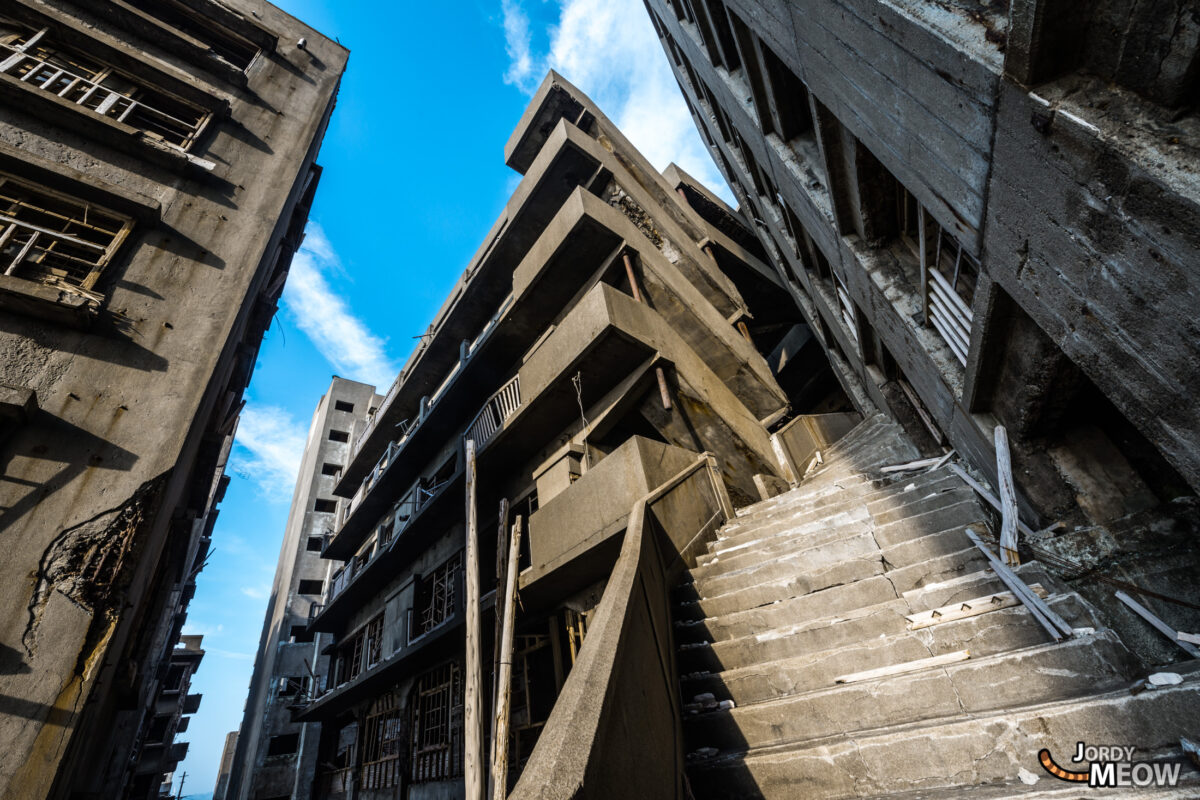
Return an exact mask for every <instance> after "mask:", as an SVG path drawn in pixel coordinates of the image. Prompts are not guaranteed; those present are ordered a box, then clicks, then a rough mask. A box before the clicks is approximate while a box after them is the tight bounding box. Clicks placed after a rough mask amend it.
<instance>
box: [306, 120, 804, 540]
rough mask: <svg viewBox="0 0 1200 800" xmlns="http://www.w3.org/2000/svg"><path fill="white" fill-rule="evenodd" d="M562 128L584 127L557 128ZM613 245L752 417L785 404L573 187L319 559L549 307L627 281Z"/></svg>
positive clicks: (669, 269) (676, 270)
mask: <svg viewBox="0 0 1200 800" xmlns="http://www.w3.org/2000/svg"><path fill="white" fill-rule="evenodd" d="M562 136H564V137H567V138H569V137H570V136H581V134H578V133H577V132H574V133H573V132H572V130H571V129H568V128H566V127H563V128H562ZM584 138H585V139H586V137H584ZM588 143H591V145H595V142H594V141H593V140H590V139H586V141H585V142H581V143H580V144H579V146H580V147H586V146H589V145H588ZM619 252H625V253H628V254H629V255H630V256H631V259H632V260H633V261H634V262H636V264H637V265H638V268H639V271H640V272H641V276H640V283H641V290H642V293H643V294H644V295H645V296H646V298H647V301H648V303H649V305H650V306H652V307H653V308H654V310H655V312H657V314H658V315H659V316H660V318H661V319H662V320H664V321H665V322H667V323H669V325H670V327H673V328H674V329H675V330H676V331H677V332H679V333H680V334H681V335H682V336H683V338H684V340H685V341H686V343H687V345H688V346H689V347H690V349H691V350H692V351H694V352H695V353H697V354H699V356H700V357H701V359H702V360H703V361H704V363H705V365H706V366H707V367H708V368H709V369H711V371H712V372H713V373H714V374H715V375H716V376H717V377H718V378H720V379H721V381H722V382H723V383H724V384H726V385H727V386H728V387H729V389H731V390H732V391H733V392H734V393H735V394H737V395H738V396H739V397H741V398H742V399H743V400H744V402H745V405H746V406H747V407H748V408H749V409H750V411H751V412H752V413H753V415H754V416H755V418H756V419H760V418H763V417H767V416H769V415H770V414H772V413H774V412H776V411H777V410H779V409H781V408H782V407H783V406H784V404H785V402H786V399H785V397H784V395H783V392H782V390H780V388H779V386H778V384H776V383H775V381H774V378H773V376H772V374H771V370H770V367H769V366H768V365H767V364H766V361H765V360H764V359H763V358H762V356H761V355H760V354H759V353H758V352H757V351H756V350H755V349H754V347H753V345H751V344H750V343H749V342H747V341H746V340H745V339H743V338H742V337H741V336H740V335H739V334H738V333H737V332H736V330H735V329H734V328H733V326H732V325H731V324H729V322H728V320H726V319H725V318H723V317H722V315H721V313H720V312H718V311H717V309H716V308H715V307H714V306H713V305H712V303H710V302H708V298H707V297H705V296H704V295H703V294H702V293H701V291H700V290H699V289H697V288H696V286H695V285H694V284H693V283H692V278H691V277H689V271H688V270H686V269H683V268H681V267H680V265H679V264H678V263H674V264H673V263H671V262H668V261H667V260H666V258H665V257H663V255H662V254H661V253H660V252H659V251H658V250H657V249H656V248H655V247H654V245H653V244H652V243H651V242H650V241H649V240H647V239H646V237H645V236H644V235H643V234H642V233H641V232H640V231H639V230H638V228H637V227H636V226H635V225H634V224H633V222H631V221H630V220H629V219H628V218H627V217H626V216H625V215H623V214H621V213H620V212H618V211H617V210H615V209H614V208H612V207H611V206H609V205H608V204H607V203H605V202H603V201H601V200H599V199H598V198H596V197H595V196H593V195H591V194H590V193H588V192H586V191H584V190H583V189H576V190H575V191H574V192H573V193H572V195H571V196H570V198H569V199H568V200H567V201H566V202H564V203H563V204H562V207H561V208H560V209H559V211H558V213H557V214H556V216H555V218H554V219H553V220H552V221H551V222H550V223H549V224H547V225H546V226H545V228H544V230H543V231H542V233H541V235H540V237H539V238H538V241H537V243H536V244H535V245H534V247H533V248H531V249H530V251H529V253H528V254H527V255H526V257H525V259H524V260H522V262H521V263H520V264H519V265H518V266H517V267H516V269H515V270H514V271H513V274H512V287H513V289H512V295H511V298H510V300H509V302H508V304H507V306H506V307H505V310H504V313H503V315H501V316H500V317H499V318H498V319H497V320H495V322H494V323H492V324H491V325H490V327H489V329H488V334H487V336H485V337H482V338H481V339H479V340H476V342H475V343H474V345H473V347H472V348H471V352H470V353H469V355H468V357H467V358H466V359H465V360H462V361H459V362H458V363H457V364H456V365H455V368H454V369H453V370H452V372H451V375H450V377H449V378H448V380H447V381H446V382H445V383H443V385H442V386H441V387H440V388H439V389H438V392H437V394H436V397H435V401H434V402H432V403H430V404H428V405H427V406H426V407H425V410H424V411H423V414H422V417H421V419H420V420H419V422H418V423H417V424H416V425H415V427H412V428H410V429H409V431H408V432H407V434H406V435H405V436H404V438H403V439H402V440H401V441H400V442H398V443H391V444H390V445H388V447H387V448H386V449H385V451H384V452H383V455H382V457H381V458H380V459H379V461H378V462H377V464H376V465H375V466H374V467H373V468H372V469H371V470H370V471H369V472H368V473H367V474H366V477H365V479H364V481H363V483H362V484H361V485H360V486H359V488H358V490H357V491H356V492H355V497H354V500H353V502H352V504H351V506H350V510H349V512H348V514H347V515H346V516H345V519H344V521H343V523H342V525H341V527H340V528H339V530H338V532H337V535H336V536H335V537H334V538H333V539H332V540H331V541H330V542H329V544H328V546H327V547H326V549H325V551H324V556H325V557H326V558H336V559H340V560H347V559H349V558H350V557H351V556H352V555H353V554H354V552H355V551H356V550H357V549H358V547H359V545H360V544H361V543H362V542H363V541H364V539H365V537H366V536H367V535H369V533H370V531H371V530H372V529H373V528H374V526H375V525H377V524H378V523H379V521H380V519H381V518H382V517H383V516H384V515H385V513H388V511H389V507H390V506H391V505H392V503H393V500H394V498H395V497H396V496H397V495H399V494H400V493H401V492H402V491H404V490H405V489H406V488H408V487H409V485H410V484H411V483H412V482H413V481H414V480H416V478H417V477H418V475H419V474H420V472H419V471H420V470H422V469H424V468H426V466H427V464H426V463H424V460H423V459H420V458H414V457H412V456H411V455H410V454H411V453H427V452H430V451H431V450H434V451H436V450H438V449H440V446H441V444H442V443H443V442H444V441H445V440H446V438H448V437H449V436H451V435H456V434H457V433H459V432H461V430H462V428H463V427H464V422H465V421H466V420H468V419H470V417H469V416H468V415H473V414H476V413H477V412H479V411H480V409H482V408H483V407H484V406H485V405H486V404H485V403H482V402H480V400H479V398H480V397H481V396H482V397H486V396H487V394H488V393H490V392H493V391H496V390H497V387H498V386H501V380H502V379H503V377H504V375H503V373H500V372H499V370H501V369H505V368H510V367H507V365H512V364H515V363H517V362H518V361H519V360H520V359H521V357H522V354H524V353H526V352H527V351H528V350H529V348H530V347H531V346H533V345H534V344H535V343H536V342H537V341H538V339H539V337H541V336H544V335H547V334H549V333H550V330H549V329H550V328H551V326H552V323H553V320H554V317H555V315H557V314H559V313H560V310H561V309H562V308H564V307H566V306H567V305H569V304H570V303H571V302H572V299H573V298H574V297H575V296H576V295H577V294H578V293H579V291H580V290H581V289H583V288H586V287H587V286H588V285H589V284H590V283H594V282H598V281H607V282H611V283H614V284H617V285H621V283H622V282H623V281H625V278H624V275H625V273H624V268H623V266H622V262H621V259H620V257H619V255H618V253H619ZM625 283H626V285H627V282H625ZM564 322H565V321H564ZM560 325H561V324H560ZM509 380H512V378H510V379H509ZM520 391H521V395H522V396H525V397H528V396H532V393H531V390H530V389H529V387H528V386H527V385H526V384H524V383H521V384H520ZM476 403H478V405H475V404H476ZM340 488H341V487H339V490H340Z"/></svg>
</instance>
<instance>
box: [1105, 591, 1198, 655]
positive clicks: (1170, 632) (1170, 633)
mask: <svg viewBox="0 0 1200 800" xmlns="http://www.w3.org/2000/svg"><path fill="white" fill-rule="evenodd" d="M1117 599H1118V600H1120V601H1121V602H1122V603H1124V604H1125V605H1127V606H1129V608H1130V609H1132V610H1133V612H1134V613H1135V614H1137V615H1138V616H1139V617H1141V618H1142V619H1144V620H1146V622H1149V623H1150V624H1151V625H1152V626H1154V629H1155V630H1157V631H1158V632H1159V633H1161V634H1162V635H1163V636H1166V637H1167V638H1168V639H1170V640H1171V641H1172V642H1174V643H1175V644H1177V645H1179V648H1180V649H1181V650H1183V651H1184V652H1185V653H1187V654H1188V655H1189V656H1191V657H1192V658H1200V647H1196V645H1194V644H1191V643H1190V642H1187V641H1185V640H1184V639H1182V638H1181V637H1180V636H1179V632H1178V631H1176V630H1175V629H1174V628H1172V627H1171V626H1170V625H1168V624H1167V623H1165V622H1163V621H1162V620H1161V619H1159V618H1158V617H1157V616H1155V614H1154V612H1153V611H1151V610H1150V609H1148V608H1146V607H1145V606H1144V605H1142V604H1141V603H1139V602H1138V601H1137V600H1134V599H1133V598H1132V597H1130V596H1129V595H1127V594H1125V593H1124V592H1117Z"/></svg>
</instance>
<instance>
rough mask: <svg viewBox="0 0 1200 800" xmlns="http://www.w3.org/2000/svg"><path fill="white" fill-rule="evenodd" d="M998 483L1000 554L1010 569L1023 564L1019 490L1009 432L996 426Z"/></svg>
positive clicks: (1001, 426)
mask: <svg viewBox="0 0 1200 800" xmlns="http://www.w3.org/2000/svg"><path fill="white" fill-rule="evenodd" d="M995 442H996V483H997V484H998V485H999V487H1000V519H1001V523H1000V552H1001V554H1002V555H1003V556H1004V561H1005V563H1007V564H1008V565H1009V566H1010V567H1015V566H1017V565H1019V564H1020V563H1021V557H1020V555H1018V553H1017V518H1018V516H1019V514H1018V512H1017V489H1016V487H1015V486H1014V485H1013V475H1012V454H1011V453H1010V452H1009V449H1008V431H1006V430H1005V429H1004V426H1003V425H997V426H996V432H995Z"/></svg>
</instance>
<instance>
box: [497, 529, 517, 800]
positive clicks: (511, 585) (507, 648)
mask: <svg viewBox="0 0 1200 800" xmlns="http://www.w3.org/2000/svg"><path fill="white" fill-rule="evenodd" d="M524 522H525V519H524V517H517V519H516V522H514V523H513V532H512V538H511V540H510V541H509V544H508V568H507V570H506V571H505V581H504V630H503V632H502V634H501V641H500V646H499V652H500V672H499V675H498V677H497V680H496V685H497V687H499V694H498V696H497V697H498V699H497V701H496V718H495V724H494V725H493V730H494V731H495V732H496V733H495V736H493V737H492V787H493V789H492V800H504V798H506V797H507V796H508V697H509V691H510V690H511V688H512V685H511V684H512V661H513V630H514V628H515V627H516V624H517V572H518V570H517V567H518V564H519V560H520V558H521V528H522V527H523V525H524Z"/></svg>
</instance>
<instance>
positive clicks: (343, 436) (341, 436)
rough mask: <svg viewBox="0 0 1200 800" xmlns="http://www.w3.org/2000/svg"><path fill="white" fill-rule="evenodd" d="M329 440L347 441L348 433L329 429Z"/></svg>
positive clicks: (348, 438) (348, 439)
mask: <svg viewBox="0 0 1200 800" xmlns="http://www.w3.org/2000/svg"><path fill="white" fill-rule="evenodd" d="M329 441H331V442H348V441H350V434H349V433H347V432H346V431H330V432H329Z"/></svg>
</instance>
